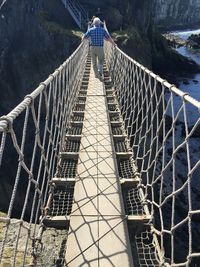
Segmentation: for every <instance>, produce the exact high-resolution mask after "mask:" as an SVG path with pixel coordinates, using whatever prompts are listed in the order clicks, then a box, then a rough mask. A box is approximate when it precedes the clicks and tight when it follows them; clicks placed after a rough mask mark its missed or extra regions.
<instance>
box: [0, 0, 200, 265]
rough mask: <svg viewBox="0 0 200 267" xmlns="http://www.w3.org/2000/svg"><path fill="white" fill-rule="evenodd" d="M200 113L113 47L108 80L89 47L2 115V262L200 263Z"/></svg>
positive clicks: (108, 57)
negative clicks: (100, 74) (98, 70)
mask: <svg viewBox="0 0 200 267" xmlns="http://www.w3.org/2000/svg"><path fill="white" fill-rule="evenodd" d="M65 2H66V1H65ZM65 4H66V3H65ZM71 13H72V11H71ZM77 14H78V13H77ZM79 18H80V16H79ZM199 112H200V103H199V102H198V101H197V100H195V99H193V98H192V97H191V96H189V95H188V94H187V93H185V92H183V91H181V90H179V89H178V88H176V87H175V86H174V85H172V84H169V83H168V82H167V81H166V80H163V79H162V78H160V77H159V76H157V75H156V74H154V73H153V72H151V71H150V70H148V69H147V68H145V67H144V66H142V65H141V64H139V63H138V62H136V61H135V60H133V59H132V58H130V57H129V56H127V55H126V54H125V53H124V52H123V51H121V50H120V49H119V48H115V47H113V46H112V45H111V44H106V45H105V63H104V81H103V82H101V81H100V80H99V79H97V78H95V75H94V72H93V68H92V66H91V58H90V53H89V47H88V44H87V42H84V43H81V45H80V46H79V47H78V48H77V50H76V51H75V52H74V53H73V54H72V55H71V56H70V57H69V58H68V59H67V60H66V61H65V62H64V63H63V64H62V65H61V66H60V67H59V68H58V69H57V70H56V71H55V72H54V73H53V74H51V75H50V76H49V77H48V78H47V80H45V81H44V82H42V83H41V84H40V85H39V86H38V88H36V89H35V90H34V91H33V92H32V93H31V94H30V95H27V96H26V97H25V98H24V100H23V101H22V102H21V103H20V104H19V105H18V106H16V107H15V108H14V109H13V110H12V111H11V112H10V113H9V114H7V115H5V116H2V117H1V118H0V177H1V181H2V182H1V186H2V187H3V188H4V189H3V190H4V191H1V194H2V197H4V198H5V197H6V199H7V202H6V203H5V204H4V207H3V210H2V212H1V213H0V266H2V267H3V266H4V267H5V266H69V267H73V266H74V267H77V266H92V267H93V266H98V267H99V266H103V267H109V266H112V267H114V266H116V267H117V266H120V267H121V266H124V267H125V266H141V267H148V266H200V245H199V226H200V220H199V218H200V207H199V203H200V202H199V191H198V185H199V181H198V180H199V171H200V154H199V151H200V145H199V143H200V142H199V141H200V134H199V132H200V117H199ZM5 180H6V181H7V182H8V184H9V188H6V187H5V182H4V181H5Z"/></svg>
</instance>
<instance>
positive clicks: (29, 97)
mask: <svg viewBox="0 0 200 267" xmlns="http://www.w3.org/2000/svg"><path fill="white" fill-rule="evenodd" d="M24 99H30V106H32V105H33V102H34V98H33V97H32V95H26V96H25V97H24Z"/></svg>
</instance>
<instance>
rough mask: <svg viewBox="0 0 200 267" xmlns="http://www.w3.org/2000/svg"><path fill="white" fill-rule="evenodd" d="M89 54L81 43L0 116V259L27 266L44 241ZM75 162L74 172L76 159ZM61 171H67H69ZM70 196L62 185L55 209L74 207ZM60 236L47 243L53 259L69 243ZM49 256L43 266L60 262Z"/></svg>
mask: <svg viewBox="0 0 200 267" xmlns="http://www.w3.org/2000/svg"><path fill="white" fill-rule="evenodd" d="M87 56H88V46H87V44H83V43H82V44H81V45H80V47H79V48H78V49H77V50H76V51H75V52H74V53H73V54H72V55H71V56H70V58H69V59H67V61H65V62H64V63H63V64H62V65H61V66H60V67H59V68H58V69H57V70H56V71H55V72H54V73H53V74H52V75H50V76H49V78H48V79H47V80H46V81H45V82H43V83H41V84H40V85H39V87H38V88H37V89H36V90H35V91H34V92H33V93H31V94H30V95H28V96H26V97H25V99H24V101H23V102H22V103H20V104H19V105H18V106H17V107H16V108H15V109H14V110H13V111H11V112H10V113H9V114H8V115H7V116H3V117H1V118H0V166H1V168H0V176H1V188H5V190H3V191H0V192H1V202H0V205H1V206H0V209H1V211H2V213H0V263H1V264H4V265H6V264H7V265H9V266H24V265H25V264H27V263H30V262H31V263H32V264H33V263H34V261H35V258H36V254H37V253H36V252H35V250H36V248H37V246H40V245H41V240H40V238H41V234H39V233H38V232H40V230H39V229H40V226H39V225H40V220H39V218H40V216H41V215H42V214H43V212H44V208H45V205H46V202H47V200H48V193H49V192H48V188H49V182H50V180H51V179H52V178H53V177H54V175H55V172H56V165H57V161H58V158H59V156H58V155H59V153H60V151H62V148H63V147H64V146H65V142H66V140H65V138H66V137H65V135H66V128H67V129H69V131H72V132H73V131H74V130H73V127H74V128H76V127H75V126H73V125H72V124H71V122H70V117H71V115H72V109H73V107H74V103H75V100H76V99H77V96H78V92H79V89H80V86H81V84H80V82H81V80H82V77H83V73H82V69H84V67H85V64H86V60H87ZM78 129H79V128H78ZM77 133H78V134H79V133H80V131H79V130H78V132H76V134H77ZM67 134H68V133H67ZM74 134H75V133H74ZM76 149H77V148H76ZM61 164H66V161H61ZM70 164H71V165H70V166H71V168H72V169H73V176H74V175H75V167H74V162H73V163H70ZM72 165H73V166H72ZM70 170H71V169H70ZM60 174H61V176H66V175H67V176H68V172H67V173H65V171H64V172H63V173H59V175H60ZM58 202H63V206H64V210H63V211H61V210H60V208H58ZM64 202H67V203H64ZM71 202H72V197H71V191H69V192H68V190H66V189H62V190H60V191H59V192H57V193H56V195H55V196H54V199H53V200H52V203H51V206H52V207H53V208H52V212H53V214H54V213H55V214H57V213H69V212H68V210H70V208H71ZM14 218H15V219H14ZM41 225H42V221H41ZM42 229H43V228H42ZM52 231H53V230H52ZM46 238H47V235H46ZM54 238H55V235H54V234H52V239H54ZM64 238H65V239H66V233H65V237H64ZM57 239H58V240H59V241H58V243H59V242H60V243H62V244H61V245H59V244H58V246H57V245H56V246H55V247H54V246H50V247H49V250H48V248H47V247H46V250H45V251H46V252H47V253H46V256H45V255H44V257H43V259H44V258H46V259H48V260H49V261H50V258H51V257H52V258H54V260H56V259H55V258H56V257H57V256H59V255H57V256H55V255H54V254H56V253H57V252H58V251H57V250H56V248H58V247H59V246H63V244H64V239H63V238H62V233H61V235H58V236H57ZM49 242H50V240H49V241H48V242H47V244H49ZM42 243H43V244H44V240H42ZM33 244H34V245H33ZM53 244H54V243H53ZM50 248H51V249H50ZM54 250H55V251H54ZM56 251H57V252H56ZM54 252H55V253H54ZM57 254H59V252H58V253H57ZM54 256H55V257H54ZM58 258H59V257H58ZM61 258H62V257H61ZM49 261H46V262H45V264H46V265H44V266H55V262H54V265H53V263H51V264H52V265H51V264H47V262H49ZM4 265H3V266H4ZM7 265H6V266H7ZM41 266H42V265H41ZM56 266H57V265H56Z"/></svg>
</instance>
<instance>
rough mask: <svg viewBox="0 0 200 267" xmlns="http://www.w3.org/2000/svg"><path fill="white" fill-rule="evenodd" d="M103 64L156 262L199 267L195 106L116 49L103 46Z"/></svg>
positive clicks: (126, 168)
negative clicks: (139, 189)
mask: <svg viewBox="0 0 200 267" xmlns="http://www.w3.org/2000/svg"><path fill="white" fill-rule="evenodd" d="M106 59H107V63H108V69H109V71H110V74H111V78H112V82H113V86H114V89H115V95H116V97H117V99H118V103H119V108H120V113H121V116H122V118H123V121H124V127H125V130H126V134H127V135H128V138H129V141H130V146H131V148H132V152H133V159H134V161H135V164H136V166H137V169H138V172H139V173H140V177H141V179H142V183H143V185H144V186H143V188H144V195H145V198H146V199H148V208H149V211H150V214H151V216H152V218H154V224H153V225H152V227H153V231H154V233H156V236H157V240H158V241H159V245H160V249H161V251H162V253H163V256H162V258H163V260H164V259H165V258H169V259H170V260H169V263H170V265H171V266H195V265H190V264H196V263H197V264H199V262H200V248H199V240H198V239H199V238H198V236H199V229H200V221H199V218H200V197H199V196H200V190H199V188H200V187H199V183H200V182H199V181H200V180H199V171H200V134H199V133H200V116H199V112H200V103H199V102H198V101H196V100H195V99H193V98H192V97H190V96H189V95H188V94H186V93H184V92H182V91H180V90H179V89H177V88H176V87H175V86H174V85H171V84H169V83H168V82H167V81H165V80H162V79H161V78H160V77H159V76H156V75H155V74H154V73H152V72H151V71H149V70H148V69H146V68H145V67H144V66H142V65H140V64H139V63H138V62H136V61H134V60H133V59H131V58H130V57H128V56H127V55H126V54H125V53H123V52H122V51H121V50H120V49H118V48H116V49H114V48H113V47H112V46H110V45H107V46H106ZM120 166H121V167H120V168H121V170H122V171H120V170H119V172H120V173H121V175H125V176H126V173H127V172H130V174H131V164H129V163H128V162H127V163H126V162H125V161H124V162H122V163H121V165H120ZM130 197H131V196H130ZM130 197H129V198H130ZM141 240H143V241H141V242H144V239H141ZM141 266H144V265H141ZM145 266H149V265H148V264H147V265H145ZM197 266H198V265H197Z"/></svg>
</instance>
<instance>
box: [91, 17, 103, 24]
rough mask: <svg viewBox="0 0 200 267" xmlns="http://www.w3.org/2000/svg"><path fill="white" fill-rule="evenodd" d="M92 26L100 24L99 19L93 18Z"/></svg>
mask: <svg viewBox="0 0 200 267" xmlns="http://www.w3.org/2000/svg"><path fill="white" fill-rule="evenodd" d="M93 24H94V25H95V26H99V25H100V24H101V21H100V19H99V18H97V17H95V18H94V20H93Z"/></svg>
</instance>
